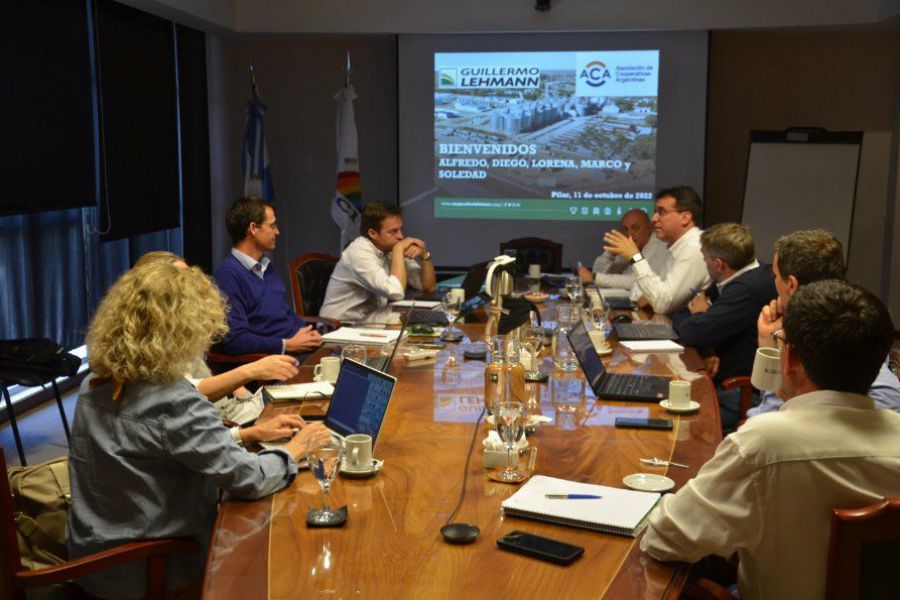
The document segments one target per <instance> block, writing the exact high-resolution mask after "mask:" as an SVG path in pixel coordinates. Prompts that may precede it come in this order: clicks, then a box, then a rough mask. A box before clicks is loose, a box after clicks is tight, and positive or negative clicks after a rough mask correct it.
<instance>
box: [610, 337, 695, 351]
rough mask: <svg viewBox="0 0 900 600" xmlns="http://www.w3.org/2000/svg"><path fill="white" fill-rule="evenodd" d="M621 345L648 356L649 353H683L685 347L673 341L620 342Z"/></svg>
mask: <svg viewBox="0 0 900 600" xmlns="http://www.w3.org/2000/svg"><path fill="white" fill-rule="evenodd" d="M619 345H620V346H622V347H623V348H625V349H627V350H631V351H632V352H640V353H643V354H646V353H648V352H683V351H684V346H682V345H681V344H676V343H675V342H673V341H672V340H634V341H631V342H619Z"/></svg>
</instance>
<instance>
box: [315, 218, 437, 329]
mask: <svg viewBox="0 0 900 600" xmlns="http://www.w3.org/2000/svg"><path fill="white" fill-rule="evenodd" d="M359 229H360V234H361V235H360V236H359V237H358V238H356V239H355V240H353V241H352V242H351V243H350V245H349V246H347V248H345V249H344V252H343V253H341V260H340V261H338V264H337V265H336V266H335V268H334V272H333V273H332V274H331V280H330V281H329V282H328V289H327V290H326V292H325V301H324V302H323V304H322V309H321V310H320V311H319V314H320V315H321V316H323V317H328V318H331V319H339V320H341V321H351V322H360V321H366V320H371V319H372V318H373V317H374V318H378V317H376V316H377V315H383V314H384V307H385V306H386V305H387V303H388V302H394V301H397V300H402V299H403V295H404V293H405V292H406V286H407V284H408V285H410V286H412V287H414V288H416V289H420V290H423V291H425V292H426V293H427V292H432V291H434V289H435V276H434V265H433V264H432V262H431V253H430V252H429V251H428V249H427V248H426V246H425V242H424V241H422V240H420V239H418V238H413V237H405V236H404V235H403V217H402V216H401V212H400V207H399V206H397V205H394V204H387V203H385V202H370V203H368V204H366V205H365V206H364V207H363V212H362V217H361V219H360V226H359Z"/></svg>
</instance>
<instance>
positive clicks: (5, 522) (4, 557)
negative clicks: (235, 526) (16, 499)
mask: <svg viewBox="0 0 900 600" xmlns="http://www.w3.org/2000/svg"><path fill="white" fill-rule="evenodd" d="M6 473H7V471H6V457H5V456H4V454H3V450H0V600H7V599H9V600H25V590H27V589H32V588H37V587H46V586H51V585H55V584H62V583H65V582H67V581H70V580H72V579H76V578H78V577H82V576H84V575H90V574H91V573H97V572H99V571H105V570H107V569H112V568H114V567H118V566H121V565H124V564H128V563H132V562H136V561H147V580H146V581H147V583H146V588H145V590H144V591H145V597H146V598H148V600H149V599H153V600H163V599H164V598H165V597H166V559H167V557H169V556H172V555H175V554H196V553H197V552H199V551H200V544H198V543H197V542H195V541H193V540H188V539H179V538H167V539H157V540H149V541H135V542H131V543H128V544H122V545H120V546H115V547H113V548H110V549H108V550H103V551H101V552H96V553H94V554H89V555H87V556H82V557H81V558H77V559H74V560H70V561H67V562H64V563H62V564H61V565H56V566H52V567H46V568H43V569H36V570H34V571H29V570H28V569H25V568H23V567H22V559H21V555H20V554H19V543H18V539H17V536H16V523H15V520H14V516H13V514H14V511H15V506H14V504H13V497H12V493H11V491H10V486H9V479H8V477H7V474H6Z"/></svg>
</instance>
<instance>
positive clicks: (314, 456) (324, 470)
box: [306, 436, 344, 525]
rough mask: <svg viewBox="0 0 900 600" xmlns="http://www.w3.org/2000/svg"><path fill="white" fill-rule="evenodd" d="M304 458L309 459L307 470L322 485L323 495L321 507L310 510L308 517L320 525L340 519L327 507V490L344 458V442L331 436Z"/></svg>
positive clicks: (329, 488)
mask: <svg viewBox="0 0 900 600" xmlns="http://www.w3.org/2000/svg"><path fill="white" fill-rule="evenodd" d="M306 458H307V460H308V461H309V470H310V471H312V473H313V475H314V476H315V478H316V481H318V482H319V485H320V486H322V494H323V496H324V498H323V500H322V508H320V509H317V510H313V511H310V513H309V517H310V518H311V519H312V520H313V521H314V522H315V523H318V524H321V525H327V524H330V523H334V522H335V521H338V520H340V515H339V514H338V513H336V512H335V511H333V510H331V508H329V507H328V492H329V491H330V490H331V483H332V482H333V481H334V477H335V475H337V472H338V468H340V466H341V461H342V460H343V458H344V443H343V442H342V441H341V440H340V439H339V438H336V437H334V436H332V438H331V439H330V440H329V442H328V443H327V444H325V445H324V446H321V447H320V448H317V449H315V450H313V451H311V452H310V453H309V454H307V455H306Z"/></svg>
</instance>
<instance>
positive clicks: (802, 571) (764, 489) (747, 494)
mask: <svg viewBox="0 0 900 600" xmlns="http://www.w3.org/2000/svg"><path fill="white" fill-rule="evenodd" d="M893 332H894V326H893V323H891V318H890V316H889V315H888V312H887V309H886V308H885V307H884V305H883V304H882V303H881V302H880V301H879V300H878V298H876V297H875V296H874V295H873V294H871V293H870V292H868V291H866V290H865V289H863V288H861V287H859V286H856V285H853V284H850V283H847V282H845V281H841V280H836V279H831V280H824V281H818V282H815V283H811V284H809V285H806V286H803V287H802V288H800V290H799V291H798V292H797V293H796V294H795V295H794V297H793V298H792V299H791V303H790V305H789V306H788V308H787V313H786V315H785V317H784V331H783V332H782V333H780V334H779V335H780V336H782V337H783V338H784V339H783V342H784V344H785V345H784V350H783V351H782V354H781V370H782V377H783V387H784V391H785V395H786V397H787V398H788V400H787V401H786V402H785V403H784V405H783V406H782V407H781V409H780V410H779V411H777V412H774V413H771V414H766V415H761V416H759V417H756V418H754V419H751V420H749V421H747V423H746V424H745V425H744V426H743V427H741V428H740V429H739V430H738V431H737V432H736V433H733V434H731V435H729V436H728V437H727V438H725V440H724V441H723V442H722V443H721V444H720V445H719V447H718V449H717V450H716V454H715V456H713V458H712V459H710V461H709V462H708V463H706V464H705V465H704V466H703V467H702V468H701V469H700V472H699V473H698V474H697V476H696V477H695V478H694V479H692V480H690V481H689V482H688V483H687V484H686V485H685V486H684V487H683V488H682V489H681V490H679V491H678V493H677V494H674V495H669V496H664V497H663V498H662V500H661V502H660V505H659V508H658V509H657V510H656V511H655V512H654V514H653V516H652V517H651V519H650V524H649V527H648V529H647V532H646V534H645V535H644V537H643V539H642V540H641V549H642V550H644V551H645V552H648V553H649V554H650V555H651V556H653V557H654V558H656V559H659V560H682V561H687V562H694V561H697V560H699V559H700V558H701V557H704V556H707V555H709V554H715V555H718V556H722V557H727V556H730V555H731V554H732V553H733V552H735V551H736V552H737V553H738V555H739V557H740V566H739V568H738V585H739V587H740V594H741V598H742V600H753V599H755V598H793V599H803V598H823V597H824V596H825V579H826V571H827V560H828V541H829V534H830V521H831V510H832V509H834V508H859V507H863V506H867V505H870V504H873V503H875V502H877V501H879V500H881V499H882V498H884V497H885V496H898V495H900V477H898V476H897V473H898V472H900V415H898V414H896V413H894V412H891V411H886V410H876V408H875V403H874V401H873V400H872V398H870V397H868V396H866V395H865V394H866V391H867V390H868V389H869V386H870V385H871V383H872V381H873V380H874V379H875V375H876V373H877V372H878V369H879V367H880V366H881V363H882V362H883V361H884V356H885V354H887V351H888V349H889V348H890V346H891V342H892V340H893Z"/></svg>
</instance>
